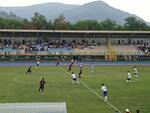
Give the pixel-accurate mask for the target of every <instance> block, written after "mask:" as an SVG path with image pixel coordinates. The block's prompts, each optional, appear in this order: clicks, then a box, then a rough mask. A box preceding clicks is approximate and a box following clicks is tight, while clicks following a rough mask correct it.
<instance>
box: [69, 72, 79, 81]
mask: <svg viewBox="0 0 150 113" xmlns="http://www.w3.org/2000/svg"><path fill="white" fill-rule="evenodd" d="M71 77H72V81H73V84H75V83H77V84H79V81H78V80H77V76H76V74H75V73H73V72H72V75H71Z"/></svg>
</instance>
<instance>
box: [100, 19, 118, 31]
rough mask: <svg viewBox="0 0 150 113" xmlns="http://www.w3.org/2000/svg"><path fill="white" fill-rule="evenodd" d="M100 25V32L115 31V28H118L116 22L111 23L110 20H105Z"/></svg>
mask: <svg viewBox="0 0 150 113" xmlns="http://www.w3.org/2000/svg"><path fill="white" fill-rule="evenodd" d="M100 25H101V29H102V30H116V29H117V26H118V24H117V23H116V21H113V20H110V19H106V20H104V21H102V22H101V23H100Z"/></svg>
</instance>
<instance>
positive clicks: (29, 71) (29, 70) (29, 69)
mask: <svg viewBox="0 0 150 113" xmlns="http://www.w3.org/2000/svg"><path fill="white" fill-rule="evenodd" d="M31 72H32V71H31V66H30V67H29V68H28V69H27V71H26V74H28V73H29V74H31Z"/></svg>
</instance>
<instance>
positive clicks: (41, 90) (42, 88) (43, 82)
mask: <svg viewBox="0 0 150 113" xmlns="http://www.w3.org/2000/svg"><path fill="white" fill-rule="evenodd" d="M39 83H40V86H39V92H42V93H43V91H44V86H45V83H46V82H45V80H44V78H42V79H41V80H40V82H39Z"/></svg>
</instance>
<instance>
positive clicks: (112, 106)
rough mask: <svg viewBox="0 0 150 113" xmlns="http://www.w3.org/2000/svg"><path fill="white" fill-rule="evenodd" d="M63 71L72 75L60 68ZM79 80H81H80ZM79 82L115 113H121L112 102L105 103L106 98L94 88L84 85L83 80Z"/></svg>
mask: <svg viewBox="0 0 150 113" xmlns="http://www.w3.org/2000/svg"><path fill="white" fill-rule="evenodd" d="M60 68H61V70H62V71H64V72H66V73H67V74H68V75H70V74H71V73H69V72H67V71H66V70H64V69H63V68H62V67H60ZM78 80H79V79H78ZM79 82H80V83H81V84H82V85H83V86H85V87H86V88H87V89H88V90H90V91H91V92H92V93H93V94H95V95H96V96H97V97H98V98H100V99H101V100H103V102H105V103H106V104H107V105H108V106H109V107H111V108H113V109H114V110H115V111H118V112H119V113H121V111H119V110H118V109H117V108H116V107H115V106H114V105H112V104H111V103H110V102H108V101H105V100H104V98H103V97H102V96H101V95H99V94H98V93H97V92H96V91H95V90H93V89H92V88H90V87H89V86H88V85H87V84H86V83H84V82H83V81H82V80H79Z"/></svg>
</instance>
